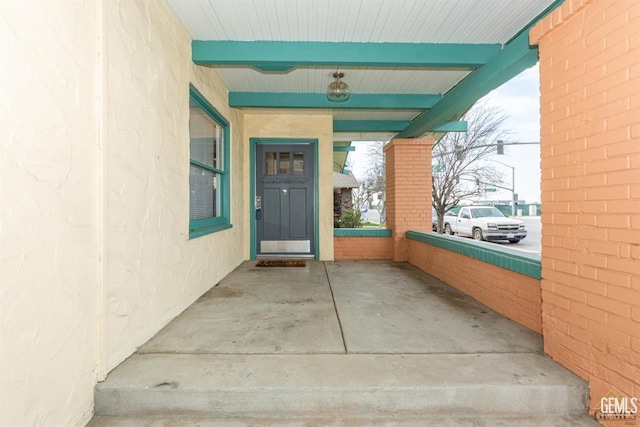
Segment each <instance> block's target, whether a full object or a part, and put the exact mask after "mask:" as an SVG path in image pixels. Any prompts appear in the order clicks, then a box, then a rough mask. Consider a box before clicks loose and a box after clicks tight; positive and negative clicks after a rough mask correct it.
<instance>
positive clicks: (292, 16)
mask: <svg viewBox="0 0 640 427" xmlns="http://www.w3.org/2000/svg"><path fill="white" fill-rule="evenodd" d="M167 2H168V4H169V5H170V7H171V8H172V9H173V11H174V12H175V14H176V15H177V17H178V18H179V19H180V21H181V22H182V23H183V24H184V25H185V27H186V29H187V31H188V32H189V34H190V35H191V37H192V39H193V40H195V41H217V42H246V43H245V44H243V45H242V46H241V47H242V48H243V49H244V48H248V49H247V51H250V48H251V46H252V43H254V42H273V43H279V42H286V43H290V44H291V46H294V45H300V44H301V43H302V44H303V43H308V46H309V50H313V49H314V48H315V47H316V45H315V44H314V43H315V42H321V43H324V44H325V45H326V47H329V52H332V51H333V49H334V47H335V52H336V53H337V52H340V51H341V49H343V48H349V47H350V46H349V44H351V43H369V44H371V43H373V44H379V46H386V47H389V46H392V49H393V47H395V46H398V50H402V51H403V52H405V51H407V46H406V45H404V44H412V45H411V46H409V53H410V49H411V47H412V46H416V47H419V46H427V47H429V46H434V45H441V44H455V45H458V46H453V47H452V49H453V48H455V49H458V48H460V49H459V50H455V54H451V58H450V61H449V62H452V60H455V61H456V62H457V61H458V60H459V61H460V62H459V63H458V64H455V63H454V64H447V66H444V65H443V66H438V67H435V68H434V67H432V66H429V65H428V64H427V65H423V66H410V65H409V66H408V65H407V64H409V62H407V63H406V64H398V65H399V66H391V65H390V64H383V65H382V66H380V65H377V64H363V63H362V62H357V61H354V64H349V63H345V61H344V60H342V64H340V65H333V64H331V54H329V55H326V54H319V57H316V58H315V62H314V59H313V58H312V60H311V61H308V60H306V58H305V60H302V59H303V58H302V57H301V55H300V53H299V51H296V50H292V54H291V57H287V55H286V53H287V51H288V49H287V48H286V47H287V46H288V45H281V44H277V45H276V47H277V49H275V50H274V52H277V53H278V54H279V58H281V59H282V58H286V63H293V64H297V66H296V67H295V68H293V69H292V70H290V71H289V72H265V71H261V70H259V69H258V68H259V67H252V66H250V64H252V63H253V62H251V61H252V58H251V53H248V54H247V57H246V58H245V57H242V58H240V59H241V60H238V58H237V56H234V55H235V52H233V51H234V46H235V45H232V44H230V45H229V47H228V48H227V45H224V44H223V45H222V49H218V46H219V45H215V49H217V50H215V49H214V50H212V51H211V52H213V53H211V54H209V55H210V58H207V59H212V61H213V62H211V63H207V66H211V67H214V68H216V72H217V73H218V74H219V76H220V78H221V79H222V81H223V83H224V84H225V85H226V87H227V88H228V89H229V92H230V93H231V94H233V93H240V94H244V93H249V94H250V95H255V97H256V98H258V99H260V100H264V101H262V102H263V103H265V104H268V105H259V106H257V105H243V104H242V102H240V105H234V106H235V107H238V108H256V107H260V108H288V107H290V108H325V109H326V108H329V109H333V108H334V107H336V108H337V109H335V110H334V118H335V119H336V120H341V121H348V120H360V121H362V120H369V121H372V120H376V121H385V120H386V121H399V120H404V121H411V120H415V123H412V126H411V127H409V128H408V129H407V130H406V131H405V132H404V134H403V133H401V136H407V137H413V136H420V135H422V134H424V133H427V132H432V131H433V130H432V129H434V128H436V127H437V126H438V125H441V124H443V123H446V122H447V121H449V120H455V119H456V118H457V117H459V116H460V115H461V114H462V113H464V111H466V110H467V109H468V108H469V107H470V106H471V105H472V104H473V102H475V101H476V100H477V99H479V98H480V97H482V96H483V95H484V94H485V93H488V91H490V90H492V89H493V88H495V87H497V86H499V85H500V84H502V83H504V81H507V80H509V79H510V78H511V77H513V76H515V75H517V74H518V73H519V72H520V71H522V70H523V69H525V68H528V67H529V66H531V65H533V64H534V63H535V61H536V60H537V52H534V53H535V55H536V56H535V57H534V58H533V59H532V56H531V55H530V54H528V56H527V57H526V58H525V59H523V58H524V55H525V53H521V54H517V55H513V54H511V53H508V52H505V51H506V50H507V47H509V45H512V44H513V45H515V44H516V43H518V44H519V47H513V48H512V49H511V50H512V51H516V49H518V50H522V49H529V47H528V44H527V43H526V40H523V37H526V34H524V36H521V37H518V36H519V35H520V34H521V33H522V32H523V31H525V32H526V30H527V29H528V27H530V26H531V24H532V23H534V22H535V21H536V20H537V19H539V17H540V16H541V15H542V14H543V13H547V12H548V11H549V9H550V8H553V7H556V6H558V5H559V4H560V3H561V0H526V1H514V0H340V1H337V0H167ZM523 41H524V45H523V43H522V42H523ZM389 44H395V45H389ZM491 45H494V46H491ZM260 46H261V48H262V46H263V45H260ZM267 46H269V45H267ZM303 46H307V45H304V44H303ZM362 46H365V45H362ZM475 46H477V49H475ZM522 46H524V47H522ZM320 47H325V46H320ZM436 47H437V46H436ZM487 47H489V48H492V47H495V48H496V51H495V52H496V57H495V58H494V57H491V58H490V59H489V60H488V61H487V62H486V63H483V64H478V65H477V66H468V65H467V64H468V62H465V61H464V59H465V58H462V57H460V58H457V57H456V55H457V53H458V52H469V53H474V52H476V51H481V50H482V49H484V48H487ZM225 48H227V51H225ZM464 49H466V50H464ZM262 50H263V52H264V49H262ZM283 50H284V51H285V52H284V53H283ZM229 51H231V52H230V53H229ZM216 52H221V53H220V55H221V56H224V55H228V58H229V59H226V62H224V63H222V61H220V63H216V59H217V58H216V56H217V54H216ZM323 52H326V51H323ZM420 52H424V51H420ZM452 52H453V51H452ZM305 53H306V52H305ZM311 53H313V52H311ZM195 55H196V54H195V52H194V56H195ZM416 55H418V54H416ZM420 55H422V56H424V53H420ZM491 55H493V53H491ZM351 56H352V57H354V58H353V59H354V60H355V59H357V58H355V57H356V56H358V52H357V50H356V53H355V54H353V55H351ZM418 56H419V55H418ZM459 56H464V55H462V54H461V55H459ZM499 56H501V57H499ZM327 57H329V58H327ZM261 58H262V59H259V58H257V57H256V59H255V63H260V64H261V63H262V62H261V61H264V57H261ZM199 59H201V58H194V61H196V62H197V63H199V62H198V60H199ZM318 59H321V61H319V60H318ZM419 59H420V60H422V59H423V58H419ZM299 60H300V62H299V63H298V61H299ZM283 61H285V60H284V59H283ZM305 61H306V62H305ZM532 61H533V63H532ZM318 62H321V63H320V64H318ZM346 62H348V61H346ZM336 69H339V70H340V71H341V72H344V74H345V77H344V79H343V80H344V81H345V82H347V83H348V84H349V86H350V88H351V93H352V96H357V95H365V94H366V95H380V97H381V98H382V97H388V98H389V97H393V96H394V95H419V94H424V95H438V96H440V97H441V98H442V101H441V102H438V103H437V104H435V105H432V106H429V108H422V109H420V110H416V109H415V108H405V109H402V108H394V109H388V108H386V109H385V108H382V107H379V108H376V107H375V102H373V103H372V105H371V108H366V109H362V108H361V107H362V105H361V104H358V105H354V107H355V108H356V109H351V108H345V106H344V105H343V106H337V105H335V106H333V105H330V104H329V105H316V104H314V103H313V102H312V101H308V102H310V104H309V105H307V104H304V105H301V104H295V105H292V106H284V107H283V106H282V105H271V104H269V102H270V100H271V99H274V98H277V95H278V94H290V96H291V97H292V99H295V96H294V95H295V94H298V95H302V94H316V95H319V94H323V93H324V91H325V89H326V87H327V85H328V84H329V83H330V82H331V81H332V76H331V75H332V74H333V72H335V71H336ZM483 69H484V70H483ZM474 74H478V76H474ZM465 79H466V80H468V81H467V82H465ZM473 79H475V80H473ZM469 80H472V81H469ZM462 82H465V83H464V84H461V83H462ZM457 86H459V88H458V89H457V92H456V91H453V92H452V89H454V88H456V87H457ZM266 95H271V97H269V96H266ZM319 98H320V97H319V96H317V97H316V98H315V99H319ZM453 98H456V99H457V100H454V99H453ZM463 98H464V99H463ZM243 99H246V97H245V98H243ZM368 99H369V98H368ZM305 102H307V101H305ZM230 103H231V101H230ZM325 104H326V102H325ZM430 110H433V111H430ZM357 133H358V134H362V132H361V131H360V130H357ZM394 133H395V132H392V133H391V134H394ZM363 136H364V137H366V131H364V134H363Z"/></svg>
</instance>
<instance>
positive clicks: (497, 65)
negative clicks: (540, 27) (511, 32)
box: [397, 31, 538, 138]
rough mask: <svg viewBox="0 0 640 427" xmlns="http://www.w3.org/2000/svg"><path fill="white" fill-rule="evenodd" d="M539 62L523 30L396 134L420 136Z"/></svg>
mask: <svg viewBox="0 0 640 427" xmlns="http://www.w3.org/2000/svg"><path fill="white" fill-rule="evenodd" d="M537 62H538V49H537V48H535V47H531V46H530V45H529V32H528V31H526V32H523V33H522V34H520V35H519V36H518V37H516V38H515V39H514V40H513V41H512V42H511V43H509V44H508V45H505V47H504V49H503V50H502V51H500V53H498V54H497V55H496V56H494V57H493V58H492V59H491V60H490V61H489V62H488V63H487V64H485V65H484V66H482V67H480V68H479V69H478V70H476V71H475V72H473V73H471V74H469V75H468V76H467V77H466V78H465V79H464V80H463V81H462V82H460V83H459V84H458V85H456V86H455V87H454V88H453V89H451V90H450V91H449V92H447V93H446V94H445V96H444V97H443V99H442V101H440V102H439V103H438V104H436V105H435V106H433V108H431V109H430V110H429V111H425V112H424V113H422V114H420V115H419V116H418V117H417V118H415V119H414V120H413V121H412V122H411V125H410V126H409V127H407V128H406V129H405V130H403V131H402V132H400V133H399V134H398V135H397V137H398V138H417V137H419V136H421V135H423V134H424V133H426V132H429V131H431V130H432V129H434V128H435V127H437V126H440V125H441V124H443V123H444V122H447V121H449V120H450V119H451V118H452V117H454V116H455V115H456V114H458V113H460V112H463V111H466V110H468V109H469V108H471V106H473V104H474V103H475V102H476V101H477V100H478V99H480V98H482V97H483V96H485V95H486V94H488V93H489V92H491V91H492V90H493V89H495V88H497V87H498V86H500V85H502V84H503V83H505V82H507V81H509V80H511V79H512V78H513V77H515V76H517V75H518V74H520V73H521V72H522V71H524V70H526V69H527V68H530V67H532V66H533V65H535V64H536V63H537Z"/></svg>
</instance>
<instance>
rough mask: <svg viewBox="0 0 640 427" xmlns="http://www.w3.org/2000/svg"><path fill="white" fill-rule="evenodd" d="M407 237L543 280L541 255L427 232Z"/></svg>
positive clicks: (408, 234) (408, 233) (413, 232)
mask: <svg viewBox="0 0 640 427" xmlns="http://www.w3.org/2000/svg"><path fill="white" fill-rule="evenodd" d="M406 236H407V239H410V240H415V241H418V242H422V243H426V244H428V245H431V246H436V247H438V248H442V249H446V250H448V251H451V252H456V253H459V254H462V255H466V256H468V257H471V258H475V259H478V260H481V261H484V262H486V263H488V264H493V265H496V266H498V267H502V268H504V269H506V270H511V271H514V272H516V273H520V274H524V275H525V276H529V277H533V278H534V279H541V278H542V273H541V271H542V269H541V266H540V255H536V254H527V253H524V252H518V251H515V250H513V249H509V248H504V247H501V246H498V245H493V244H489V245H488V244H486V243H483V242H476V241H474V240H470V239H465V238H462V237H456V236H447V235H443V234H437V233H433V232H426V231H407V233H406Z"/></svg>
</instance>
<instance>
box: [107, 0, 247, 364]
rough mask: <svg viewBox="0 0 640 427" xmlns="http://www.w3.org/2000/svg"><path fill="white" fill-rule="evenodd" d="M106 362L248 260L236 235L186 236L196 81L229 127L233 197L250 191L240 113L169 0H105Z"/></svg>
mask: <svg viewBox="0 0 640 427" xmlns="http://www.w3.org/2000/svg"><path fill="white" fill-rule="evenodd" d="M106 4H107V11H106V13H107V21H108V22H109V25H108V27H107V29H108V32H107V46H108V49H107V56H106V60H107V63H108V69H107V80H106V82H107V94H108V95H107V102H106V105H107V120H108V126H107V138H106V141H107V142H106V156H107V160H106V165H107V170H106V215H107V226H108V227H107V234H106V239H105V244H106V248H107V265H106V283H107V306H106V312H107V326H106V331H107V335H106V357H107V360H106V364H107V369H111V368H113V367H114V366H116V365H117V364H118V363H120V362H121V361H122V360H124V359H125V358H126V357H127V356H129V355H130V354H131V352H132V351H134V350H135V349H136V348H137V347H138V346H140V345H141V344H143V343H144V342H145V341H146V340H148V339H149V338H150V337H151V336H153V334H155V332H157V331H158V329H159V328H161V327H162V326H164V325H165V324H166V323H167V322H169V321H170V320H171V319H173V318H174V317H175V316H176V315H177V314H179V313H180V312H181V311H183V310H184V309H185V308H186V307H187V306H188V305H189V304H191V303H192V302H193V301H194V300H195V299H196V298H198V297H199V296H200V295H201V294H202V293H204V292H205V291H206V290H208V289H209V288H210V287H212V286H213V285H215V284H216V283H217V282H218V281H219V280H220V279H222V278H223V277H224V276H225V275H226V274H227V273H229V272H230V271H231V270H232V269H233V268H235V267H236V266H237V265H238V264H239V263H240V262H241V261H242V260H243V259H244V253H243V250H244V240H245V239H244V237H243V235H242V233H243V230H244V226H243V217H242V214H243V209H242V207H241V206H242V200H241V199H240V198H235V200H234V202H233V204H232V209H231V215H232V222H233V228H232V229H229V230H224V231H221V232H218V233H215V234H211V235H207V236H203V237H199V238H196V239H192V240H189V239H188V220H189V191H188V190H189V184H188V173H189V129H188V101H189V90H188V89H189V82H192V83H193V84H194V85H195V86H196V87H197V88H198V90H199V91H200V92H201V93H202V94H203V95H204V96H205V97H206V98H207V99H208V100H209V102H210V103H211V104H212V105H213V106H214V107H216V108H217V109H218V110H219V111H220V113H221V114H222V115H223V116H225V117H226V119H227V120H228V121H229V122H231V127H232V133H231V170H232V192H231V194H232V195H233V194H236V195H238V194H243V189H242V185H243V180H242V178H241V177H242V176H243V154H242V151H241V150H242V143H241V141H242V133H241V130H242V126H241V117H240V116H239V114H240V113H238V112H237V111H232V110H230V109H229V108H228V102H227V92H226V89H225V88H224V87H223V86H222V84H221V83H220V81H219V79H218V78H217V75H216V74H215V73H214V72H213V71H212V70H210V69H206V68H203V67H196V66H195V65H193V64H192V62H191V47H190V43H191V40H190V38H189V35H188V34H187V32H186V30H185V29H184V27H183V26H182V25H181V24H180V23H179V22H178V21H177V19H176V18H175V16H174V15H173V13H172V12H171V10H170V9H169V8H168V7H167V6H166V4H164V2H152V3H149V2H143V1H131V0H126V1H108V2H106Z"/></svg>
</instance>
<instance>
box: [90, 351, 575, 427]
mask: <svg viewBox="0 0 640 427" xmlns="http://www.w3.org/2000/svg"><path fill="white" fill-rule="evenodd" d="M586 413H587V385H586V383H585V382H584V381H582V380H581V379H579V378H577V377H576V376H575V375H573V374H571V373H570V372H568V371H567V370H566V369H564V368H562V367H561V366H559V365H558V364H556V363H555V362H553V361H552V360H550V359H549V358H547V357H545V356H544V355H542V354H539V353H508V354H507V353H505V354H495V353H492V354H405V355H375V354H348V355H344V354H309V355H215V354H136V355H134V356H132V357H131V358H129V359H128V360H127V361H125V362H124V363H122V364H121V365H120V366H118V367H117V368H116V369H115V370H113V371H112V372H111V373H110V374H109V376H108V378H107V380H106V381H105V382H103V383H100V384H98V385H97V387H96V392H95V414H96V415H97V416H148V415H160V416H163V415H164V416H175V415H184V416H205V417H209V416H212V417H220V418H234V417H235V418H238V417H280V418H291V417H314V416H322V417H331V418H336V419H345V418H349V417H355V418H358V417H363V416H366V417H397V416H403V417H404V416H407V417H411V416H424V415H425V414H429V416H437V415H446V416H450V415H467V416H475V417H480V416H489V417H496V416H498V417H504V416H507V417H508V416H517V417H523V416H524V417H536V416H540V415H541V414H544V415H545V416H550V417H555V416H581V415H584V414H586ZM160 425H161V424H160Z"/></svg>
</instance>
